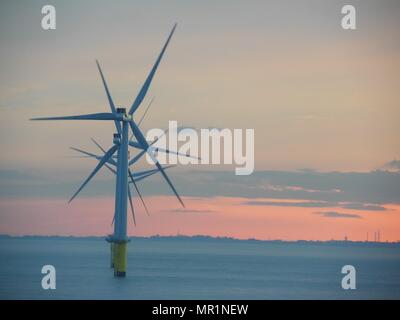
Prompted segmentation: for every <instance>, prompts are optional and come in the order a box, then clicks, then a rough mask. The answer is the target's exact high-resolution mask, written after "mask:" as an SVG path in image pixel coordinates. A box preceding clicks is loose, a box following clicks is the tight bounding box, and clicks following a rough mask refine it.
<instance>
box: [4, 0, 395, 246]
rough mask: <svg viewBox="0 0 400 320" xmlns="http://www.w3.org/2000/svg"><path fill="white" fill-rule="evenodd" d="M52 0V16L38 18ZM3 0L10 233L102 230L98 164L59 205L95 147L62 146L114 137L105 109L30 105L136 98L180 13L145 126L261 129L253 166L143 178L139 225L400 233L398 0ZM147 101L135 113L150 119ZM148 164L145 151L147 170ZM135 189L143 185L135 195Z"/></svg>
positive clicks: (243, 231) (253, 234)
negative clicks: (244, 171)
mask: <svg viewBox="0 0 400 320" xmlns="http://www.w3.org/2000/svg"><path fill="white" fill-rule="evenodd" d="M45 4H53V5H54V6H55V8H56V17H57V29H56V30H51V31H44V30H42V29H41V18H42V15H41V8H42V6H43V5H45ZM344 4H348V3H347V2H345V1H316V0H315V1H311V0H307V1H306V0H301V1H250V2H248V1H146V2H143V1H116V2H109V1H88V0H85V1H79V2H78V1H68V2H66V1H22V0H19V1H7V0H6V1H2V2H1V4H0V30H1V32H0V42H1V44H2V45H1V46H0V57H1V59H0V112H1V117H0V128H1V129H0V130H1V131H0V134H1V135H0V136H1V138H0V148H1V150H2V152H1V155H0V233H1V234H16V235H23V234H41V235H42V234H51V235H57V234H60V235H61V234H62V235H104V234H106V233H109V232H110V231H111V229H112V228H111V224H110V223H111V219H112V214H113V191H114V186H113V183H114V180H113V177H112V175H111V174H109V173H108V172H106V171H104V172H100V174H99V175H98V176H96V178H95V179H94V180H93V181H92V182H91V183H90V185H88V187H87V188H86V189H85V190H84V191H83V192H82V194H80V197H79V198H77V199H76V200H75V201H74V202H73V203H71V204H69V205H67V204H66V202H67V200H68V199H69V197H70V196H71V194H72V193H73V192H74V191H75V190H76V188H77V187H78V186H79V184H80V183H81V181H82V180H83V179H84V177H86V176H87V175H88V174H89V173H90V171H91V170H92V168H93V167H94V166H95V164H96V162H95V161H94V160H90V159H81V158H73V156H75V155H76V154H74V153H73V152H72V151H71V150H69V149H68V148H69V147H70V146H76V147H80V148H83V149H86V150H90V151H92V152H97V150H96V147H95V146H94V145H93V144H92V142H91V140H90V137H95V138H96V139H97V140H98V141H99V142H100V143H101V144H102V145H104V146H109V145H110V144H111V139H112V133H113V127H112V124H111V123H93V122H79V123H70V122H68V123H64V122H57V123H33V122H30V121H29V118H32V117H35V116H47V115H68V114H79V113H94V112H106V111H108V105H107V100H106V97H105V94H104V90H103V87H102V85H101V81H100V77H99V75H98V72H97V70H96V65H95V59H99V60H100V63H101V65H102V67H103V71H104V73H105V75H106V78H107V80H108V83H109V86H110V89H111V92H112V95H113V98H114V101H115V102H116V103H117V104H118V105H121V106H130V105H131V104H132V101H133V99H134V98H135V96H136V94H137V92H138V90H139V88H140V86H141V84H142V83H143V81H144V79H145V77H146V75H147V72H148V71H149V69H150V67H151V65H152V64H153V62H154V59H155V57H156V56H157V54H158V52H159V50H160V48H161V46H162V44H163V42H164V41H165V38H166V36H167V34H168V32H169V31H170V29H171V27H172V25H173V24H174V23H175V22H178V28H177V30H176V33H175V34H174V37H173V39H172V41H171V43H170V46H169V48H168V50H167V52H166V55H165V57H164V59H163V61H162V63H161V65H160V68H159V70H158V72H157V74H156V77H155V79H154V81H153V84H152V87H151V90H150V92H149V94H148V96H147V97H146V99H145V101H144V105H146V104H147V103H148V102H149V100H150V99H151V98H152V97H155V100H154V104H153V105H152V107H151V109H150V111H149V113H148V114H147V116H146V118H145V121H144V123H143V128H144V129H145V131H146V130H148V129H151V128H166V127H167V126H168V121H169V120H175V121H178V124H179V125H180V126H183V127H193V128H198V129H199V128H209V127H215V128H231V129H233V128H242V129H246V128H251V129H254V130H255V172H254V173H253V174H252V175H251V176H248V177H236V176H235V175H234V170H233V168H232V166H229V165H213V166H206V165H200V166H195V165H193V166H180V167H178V168H174V169H171V170H170V173H169V175H170V177H171V179H172V180H173V182H174V185H175V186H176V188H177V189H178V191H179V192H180V193H181V194H182V196H183V197H184V201H185V203H186V204H187V208H188V209H187V210H184V211H183V210H182V209H179V203H178V202H177V201H176V199H175V198H174V197H172V196H171V192H170V190H169V189H168V186H167V185H166V184H165V183H164V182H163V181H162V180H161V179H160V177H158V176H154V177H152V178H150V179H149V180H148V181H143V182H142V183H141V185H140V187H141V188H142V189H143V194H144V195H146V202H147V203H148V206H149V208H151V210H150V211H151V212H150V213H151V215H150V217H148V216H147V215H146V214H145V213H144V211H143V208H142V207H141V204H140V203H139V202H136V205H135V207H136V208H137V216H138V219H137V220H138V224H137V226H136V227H134V226H132V225H131V226H130V228H129V233H130V234H131V235H144V236H147V235H154V234H165V235H167V234H168V235H174V234H177V233H179V234H188V235H193V234H205V235H213V236H232V237H236V238H258V239H287V240H296V239H313V240H315V239H321V240H329V239H332V238H333V239H343V238H344V237H345V236H346V235H347V236H348V238H350V239H354V240H365V239H366V237H367V233H368V234H369V238H370V239H373V235H374V232H377V231H378V230H379V231H380V233H381V239H382V240H389V241H397V240H400V220H399V219H400V209H399V205H400V193H399V190H400V173H399V169H400V163H399V161H398V160H396V159H400V139H398V137H399V134H400V126H399V125H398V124H399V120H400V110H399V105H398V104H399V100H400V93H399V90H398V88H399V85H400V79H399V77H398V74H399V72H400V59H399V53H400V43H399V37H398V34H397V30H399V24H400V22H399V21H400V10H399V3H398V2H397V1H396V0H392V1H389V0H385V1H377V0H368V1H367V0H365V1H353V5H354V6H355V7H356V10H357V29H356V30H343V29H342V28H341V17H342V15H341V13H340V10H341V7H342V6H343V5H344ZM143 109H144V108H143V106H142V107H141V108H140V109H139V110H138V117H140V116H141V115H142V114H143V112H144V110H143ZM144 166H145V163H143V162H141V163H140V164H139V165H138V166H137V168H138V169H140V168H142V167H144ZM135 201H136V200H135Z"/></svg>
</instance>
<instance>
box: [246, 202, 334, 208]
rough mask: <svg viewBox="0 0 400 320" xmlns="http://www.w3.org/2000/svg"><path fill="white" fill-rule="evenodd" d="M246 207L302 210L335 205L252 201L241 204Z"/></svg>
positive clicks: (326, 203)
mask: <svg viewBox="0 0 400 320" xmlns="http://www.w3.org/2000/svg"><path fill="white" fill-rule="evenodd" d="M241 204H242V205H245V206H271V207H301V208H314V207H315V208H328V207H333V206H335V203H329V202H323V201H318V202H311V201H262V200H251V201H245V202H242V203H241Z"/></svg>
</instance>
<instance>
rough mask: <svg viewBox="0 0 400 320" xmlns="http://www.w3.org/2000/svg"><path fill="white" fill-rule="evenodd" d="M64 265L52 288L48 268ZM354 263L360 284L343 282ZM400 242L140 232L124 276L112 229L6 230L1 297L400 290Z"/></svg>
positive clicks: (391, 294) (393, 295) (375, 293)
mask: <svg viewBox="0 0 400 320" xmlns="http://www.w3.org/2000/svg"><path fill="white" fill-rule="evenodd" d="M45 265H51V266H54V268H55V289H46V290H45V289H43V287H42V279H43V277H44V276H46V275H45V274H42V268H43V266H45ZM346 265H350V266H353V267H354V271H355V272H354V273H355V277H354V283H355V288H354V289H343V287H342V280H343V277H345V276H346V274H343V273H342V268H343V267H344V266H346ZM399 298H400V244H399V243H371V242H369V243H365V242H364V243H362V242H350V241H348V242H340V241H330V242H309V241H298V242H285V241H257V240H235V239H229V238H211V237H202V236H199V237H185V236H177V237H150V238H139V237H137V238H136V237H133V238H131V240H130V242H129V244H128V268H127V274H126V277H125V278H114V276H113V269H111V268H110V247H109V244H108V243H107V242H106V241H105V239H104V238H96V237H88V238H74V237H5V236H4V237H0V299H1V300H8V299H139V300H140V299H165V300H169V299H257V300H259V299H269V300H277V299H278V300H279V299H301V300H308V299H328V300H330V299H346V300H347V299H399Z"/></svg>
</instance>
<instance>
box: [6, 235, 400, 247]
mask: <svg viewBox="0 0 400 320" xmlns="http://www.w3.org/2000/svg"><path fill="white" fill-rule="evenodd" d="M105 237H106V236H56V235H48V236H44V235H7V234H0V240H2V239H60V240H63V239H65V240H84V239H87V240H104V239H105ZM129 238H130V239H131V240H134V239H142V240H146V239H148V240H160V241H182V240H187V241H214V242H215V241H218V242H242V243H269V244H310V245H312V244H326V245H361V246H363V245H364V246H365V245H367V246H399V247H400V241H396V242H373V241H352V240H280V239H274V240H260V239H251V238H250V239H237V238H231V237H212V236H205V235H194V236H186V235H176V236H160V235H154V236H149V237H140V236H131V237H129Z"/></svg>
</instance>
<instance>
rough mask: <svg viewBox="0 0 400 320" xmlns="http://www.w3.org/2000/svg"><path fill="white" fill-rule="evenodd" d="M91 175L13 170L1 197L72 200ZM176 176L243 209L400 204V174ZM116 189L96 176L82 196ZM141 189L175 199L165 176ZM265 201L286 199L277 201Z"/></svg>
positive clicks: (186, 189)
mask: <svg viewBox="0 0 400 320" xmlns="http://www.w3.org/2000/svg"><path fill="white" fill-rule="evenodd" d="M36 171H37V170H36ZM29 172H34V175H35V176H32V177H30V178H29V183H28V181H27V180H26V179H27V173H29ZM86 174H87V172H85V171H84V170H81V171H79V172H78V171H76V170H75V169H74V170H72V169H71V170H69V171H68V170H63V171H62V172H61V171H57V173H55V172H54V170H53V171H51V170H50V169H42V170H41V172H40V174H38V173H37V172H35V170H28V169H24V170H21V169H19V170H13V169H12V168H9V170H3V171H2V172H0V197H2V196H3V197H4V196H21V195H23V196H29V197H36V196H40V197H42V196H46V197H63V198H67V197H68V196H70V194H71V193H72V192H73V191H74V190H75V188H76V185H78V184H79V183H80V182H81V180H82V178H81V176H82V175H86ZM107 174H108V172H107ZM36 175H37V176H36ZM171 176H173V180H174V185H175V187H176V189H177V190H178V192H179V193H180V195H181V196H185V197H195V198H212V197H234V198H248V199H249V201H248V203H243V205H259V206H262V205H264V206H287V207H290V206H292V207H296V206H298V207H316V208H318V207H321V208H328V207H336V208H339V207H340V208H344V209H354V210H365V211H382V212H383V211H384V210H385V207H384V206H385V204H400V174H399V173H397V172H389V171H383V170H377V171H371V172H314V171H302V172H299V171H256V172H254V173H253V174H252V175H250V176H236V175H235V174H234V172H233V171H204V170H201V171H200V170H191V171H189V170H185V169H184V168H181V169H179V168H177V169H175V170H174V171H173V172H171ZM32 185H34V187H32ZM114 189H115V181H114V177H112V176H110V175H106V176H104V178H102V179H101V180H100V179H99V177H96V178H95V179H93V182H91V184H90V185H88V187H87V188H85V190H84V193H82V196H87V195H90V196H97V197H102V196H104V195H108V196H113V195H114ZM140 190H141V192H142V194H143V195H145V196H159V195H170V190H169V188H168V186H167V185H166V184H164V181H163V180H162V177H161V176H160V175H154V176H152V177H150V178H149V179H146V180H143V181H141V182H140ZM266 199H276V201H279V199H281V200H280V201H279V202H273V203H272V202H270V201H265V200H266ZM288 199H291V200H292V201H294V202H289V201H288Z"/></svg>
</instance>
